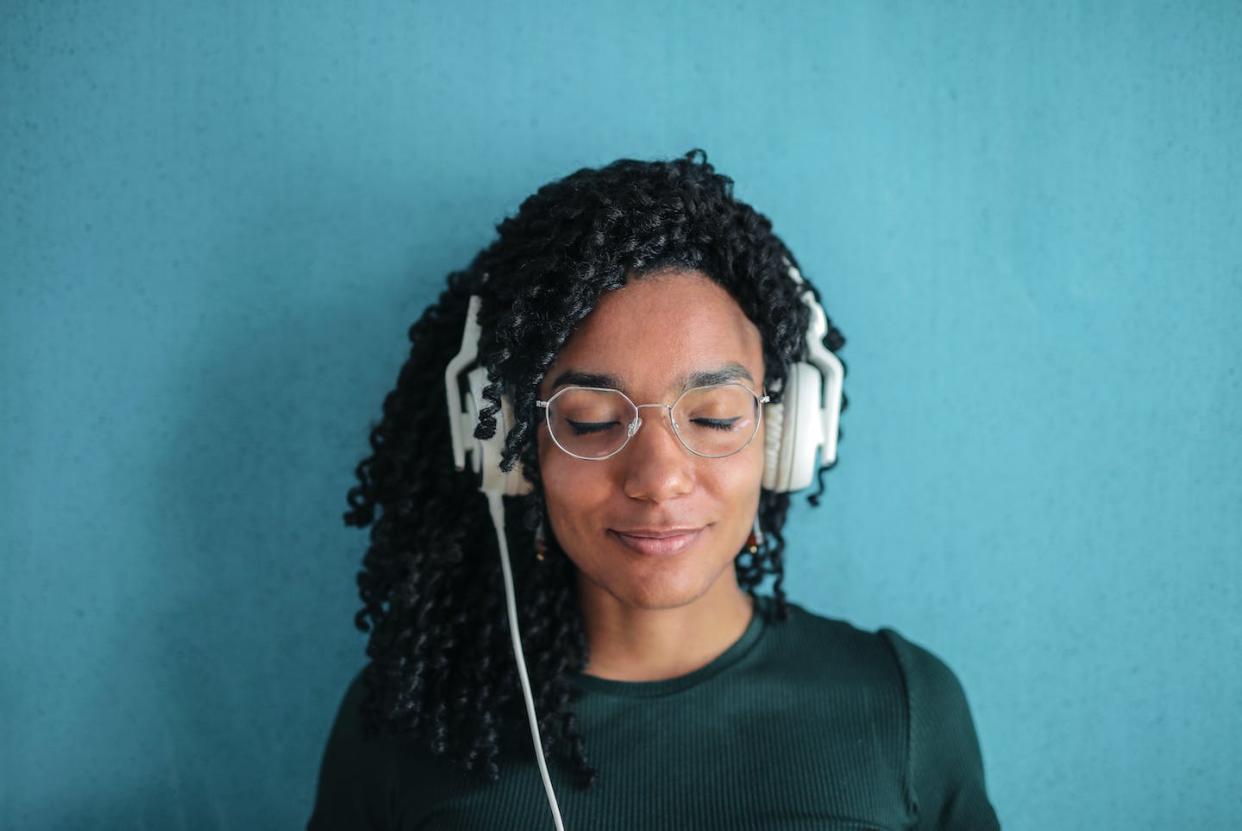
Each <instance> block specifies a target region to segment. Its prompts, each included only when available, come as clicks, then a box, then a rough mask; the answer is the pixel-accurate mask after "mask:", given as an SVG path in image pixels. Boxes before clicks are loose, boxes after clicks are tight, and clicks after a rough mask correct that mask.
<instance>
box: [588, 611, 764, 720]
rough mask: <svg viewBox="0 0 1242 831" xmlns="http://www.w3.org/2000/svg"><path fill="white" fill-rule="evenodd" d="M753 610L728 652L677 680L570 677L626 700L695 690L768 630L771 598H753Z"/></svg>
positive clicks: (726, 667)
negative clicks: (692, 688)
mask: <svg viewBox="0 0 1242 831" xmlns="http://www.w3.org/2000/svg"><path fill="white" fill-rule="evenodd" d="M754 598H755V608H754V612H753V613H752V614H751V616H750V623H748V624H747V625H746V629H745V631H743V632H742V635H741V637H739V638H738V639H737V640H736V641H734V642H733V644H732V645H731V646H729V648H728V649H726V650H725V651H724V652H722V653H720V654H719V655H717V656H716V657H715V658H713V659H712V660H711V662H710V663H708V664H705V665H704V666H701V667H699V668H698V669H696V670H693V671H691V672H688V673H686V674H685V675H679V676H677V677H676V678H665V679H662V680H660V681H618V680H615V679H611V678H599V677H597V676H594V675H585V674H583V673H581V672H577V673H574V674H573V676H572V677H573V682H574V683H575V684H577V685H578V686H580V687H582V688H583V689H584V690H587V691H589V692H592V693H603V694H605V695H615V696H624V697H627V698H653V697H657V696H664V695H671V694H672V693H676V692H681V691H682V690H687V689H690V688H691V687H696V686H698V685H699V684H702V683H703V682H705V681H707V680H709V679H711V678H714V677H715V676H717V675H719V674H720V673H721V672H724V671H725V670H726V669H728V668H729V667H731V666H733V665H734V664H736V663H737V662H738V661H740V660H742V658H744V657H746V654H747V653H748V652H750V650H751V649H752V648H754V646H755V644H756V643H758V642H759V639H760V638H761V637H762V636H763V633H764V632H765V631H767V627H768V618H769V615H770V613H771V602H772V599H771V598H770V597H768V596H766V595H754Z"/></svg>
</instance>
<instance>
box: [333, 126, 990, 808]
mask: <svg viewBox="0 0 1242 831" xmlns="http://www.w3.org/2000/svg"><path fill="white" fill-rule="evenodd" d="M498 232H499V234H498V239H497V240H496V241H495V242H493V243H492V244H491V245H489V246H488V247H487V248H485V249H484V250H483V251H482V252H480V253H479V254H478V256H477V257H476V258H475V260H474V261H473V262H472V263H471V264H470V266H469V267H468V268H467V269H465V270H464V271H460V272H456V273H453V274H451V275H450V276H449V279H448V287H447V290H446V291H445V292H444V293H443V294H442V295H441V297H440V299H439V301H438V302H437V303H436V304H434V305H433V306H431V307H430V308H428V309H427V310H426V311H425V312H424V313H423V315H422V317H421V318H420V319H419V320H418V321H417V322H416V323H415V324H414V326H413V327H412V328H411V330H410V340H411V342H412V348H411V351H410V356H409V359H408V361H407V362H406V364H405V366H404V367H402V369H401V373H400V376H399V378H398V380H397V385H396V388H395V389H394V390H393V391H392V392H391V393H389V395H388V396H387V398H386V399H385V401H384V406H383V418H382V420H381V421H380V422H379V424H378V425H377V426H375V427H374V428H373V430H372V432H371V450H372V452H371V455H370V456H368V457H367V458H366V459H365V460H363V462H362V463H361V464H360V465H359V466H358V470H357V476H358V481H359V483H358V485H357V486H356V487H354V488H353V489H352V490H351V491H350V493H349V504H350V511H349V512H348V513H347V514H346V521H347V522H348V523H350V524H352V525H355V526H357V527H360V528H364V527H370V529H371V535H370V539H371V542H370V546H369V548H368V550H367V553H366V556H365V558H364V561H363V570H362V572H361V573H360V574H359V576H358V584H359V589H360V593H361V597H362V601H363V604H364V606H363V608H362V609H361V611H360V612H359V613H358V615H357V618H356V623H357V625H358V626H359V628H361V629H362V630H364V631H370V633H371V634H370V642H369V645H368V648H367V654H368V656H369V658H370V662H369V663H368V665H367V666H366V668H365V669H364V670H363V671H362V672H361V673H360V674H359V676H358V677H357V678H356V679H355V680H354V682H353V684H352V685H351V686H350V688H349V690H348V692H347V693H346V695H345V699H344V702H343V704H342V705H341V708H340V712H339V714H338V716H337V719H336V723H335V725H334V727H333V729H332V733H331V737H330V738H329V741H328V746H327V749H326V751H325V754H324V758H323V763H322V768H321V771H320V776H319V786H318V794H317V797H316V803H315V806H314V811H313V815H312V817H311V820H310V826H309V827H310V828H311V829H312V831H323V830H324V829H336V828H339V829H358V828H377V829H397V828H401V829H415V828H418V829H441V828H444V829H450V828H451V829H484V828H486V829H496V828H503V829H536V828H553V827H557V828H562V827H563V828H567V829H574V831H576V830H577V829H627V831H628V830H629V829H688V828H712V829H716V830H717V831H727V830H728V829H739V831H740V829H747V831H751V830H752V829H795V828H797V829H808V830H809V829H855V830H857V829H889V830H890V831H896V830H897V829H972V830H973V829H992V828H997V827H999V826H998V823H997V820H996V816H995V813H994V811H993V809H992V807H991V805H990V804H989V801H988V798H987V795H986V790H985V786H984V774H983V767H982V762H981V759H980V753H979V747H978V741H977V738H976V735H975V730H974V726H973V723H972V720H971V716H970V712H969V708H968V706H967V703H966V698H965V695H964V694H963V691H962V688H961V686H960V684H959V683H958V681H957V679H956V677H955V676H954V674H953V673H952V671H951V670H950V669H949V668H948V667H947V666H946V665H945V664H944V663H943V662H942V661H941V660H940V659H939V658H937V657H936V656H935V655H933V654H932V653H931V652H929V651H927V650H925V649H923V648H922V647H920V646H918V645H916V644H914V643H912V642H910V641H908V640H906V639H905V638H903V637H902V636H901V635H900V634H898V633H897V632H894V631H893V630H891V629H881V630H879V631H878V632H865V631H861V630H859V629H856V628H854V627H852V626H851V625H849V624H848V623H846V622H844V621H841V620H836V619H832V618H827V617H822V616H820V615H816V614H813V613H811V612H808V611H806V610H805V609H803V608H802V607H800V606H799V605H797V604H795V603H791V602H789V601H787V600H786V597H785V592H784V588H783V579H784V574H783V562H784V557H785V540H784V537H783V535H782V530H783V527H784V523H785V516H786V512H787V509H788V507H789V504H790V492H791V491H793V490H796V489H798V488H799V487H803V486H805V485H808V484H811V483H812V481H813V480H815V479H818V480H819V481H818V488H817V490H816V492H815V494H814V495H812V496H811V497H810V499H811V501H812V502H813V503H814V502H816V498H817V497H818V496H820V495H822V493H823V484H822V476H823V474H824V473H825V472H826V470H827V469H828V467H830V466H831V463H832V462H834V461H835V447H836V439H837V427H836V424H837V422H836V414H837V413H838V412H839V410H840V409H842V408H843V407H844V406H845V404H846V401H845V399H844V397H843V396H842V395H841V393H840V389H841V387H840V384H841V373H842V365H841V363H840V361H839V360H838V359H837V358H836V357H835V354H834V353H835V352H836V351H838V350H840V348H841V347H842V346H843V345H844V343H845V339H844V337H843V336H842V334H841V332H840V331H839V330H838V329H836V328H835V327H834V326H833V325H832V324H831V322H829V321H828V320H827V319H826V317H824V316H823V314H822V310H820V307H819V306H818V302H817V294H816V293H815V291H814V289H813V288H812V287H811V286H810V284H809V283H808V282H806V281H804V280H803V279H802V277H801V274H800V272H799V271H798V268H797V264H796V260H795V259H794V257H793V254H792V253H791V252H790V251H789V250H788V249H787V248H786V247H785V245H784V244H783V243H782V242H781V240H780V239H779V238H778V237H777V236H776V235H775V234H774V233H773V232H772V228H771V224H770V222H768V220H767V219H766V218H765V217H763V216H762V215H761V214H759V213H757V212H756V211H755V210H754V209H753V208H751V207H750V206H749V205H747V204H745V203H743V202H741V201H739V200H736V199H734V198H733V195H732V182H731V180H730V179H728V178H726V177H724V176H722V175H720V174H718V173H717V172H716V171H715V170H714V169H713V168H712V166H711V165H710V164H708V163H707V160H706V157H705V155H704V154H703V153H702V152H701V151H693V152H691V153H689V154H687V155H686V156H685V157H684V158H680V159H676V160H673V161H669V162H639V161H634V160H621V161H617V162H615V163H613V164H610V165H608V166H606V167H603V168H600V169H584V170H580V171H578V172H577V173H574V174H572V175H571V176H568V177H567V178H565V179H563V180H560V181H558V182H554V183H551V184H549V185H546V186H544V187H542V188H540V189H539V191H538V192H536V193H535V194H534V195H533V196H531V197H530V198H528V199H527V200H526V201H525V202H524V203H523V204H522V206H521V208H520V209H519V210H518V212H517V215H516V216H514V217H512V218H509V219H506V220H505V221H503V222H502V223H501V224H500V225H499V226H498ZM472 298H477V300H473V301H472ZM459 353H460V357H458V356H459ZM475 353H477V357H476V358H475V360H476V361H477V364H478V365H479V366H481V367H482V368H483V370H482V373H485V381H480V380H479V379H480V378H483V374H482V373H480V374H478V375H476V384H475V386H474V387H472V388H471V389H472V390H473V392H470V391H468V390H466V389H465V387H464V386H459V385H458V381H459V379H458V375H457V370H458V369H462V370H463V373H464V371H465V369H467V368H468V367H467V366H466V363H467V362H468V359H469V358H470V357H471V355H472V354H475ZM808 361H809V363H808ZM446 373H447V380H446ZM834 375H835V377H833V376H834ZM465 377H466V376H465V375H464V374H463V375H462V376H461V380H465ZM446 383H447V397H448V402H447V407H446V400H445V396H446V392H445V390H446ZM821 385H822V393H821ZM808 390H809V391H810V392H808ZM834 390H835V395H834ZM459 393H460V394H461V396H462V399H461V400H463V401H464V400H466V397H467V396H469V397H470V400H471V401H473V405H472V406H468V407H467V408H466V410H465V411H464V414H463V411H462V410H461V409H460V408H459V407H458V405H459V404H460V403H461V401H459V400H455V399H457V398H458V394H459ZM799 396H800V399H801V400H799V401H795V400H794V399H795V398H799ZM811 399H814V400H811ZM468 403H469V402H468ZM808 406H809V407H810V410H809V412H812V413H813V417H810V418H808V417H806V413H807V412H808V410H807V407H808ZM795 408H797V409H796V410H795ZM821 413H822V414H823V415H824V418H823V420H822V421H821V420H820V418H819V416H820V414H821ZM797 419H801V421H800V423H797V427H796V430H798V431H801V434H800V435H799V436H796V437H793V436H791V435H790V433H791V432H793V431H794V430H795V427H794V424H795V421H796V420H797ZM824 426H826V427H825V429H827V430H828V431H830V432H831V435H824V434H823V433H822V431H821V432H819V433H817V432H816V431H817V430H819V428H820V427H824ZM455 432H456V435H455ZM471 432H473V435H471ZM483 441H491V442H492V443H493V444H494V445H495V446H497V447H499V448H500V449H501V450H500V453H499V459H498V460H497V461H498V464H499V468H498V469H497V471H495V472H497V473H498V472H499V470H506V471H508V474H507V475H508V476H509V477H510V478H509V480H508V481H509V485H510V487H509V490H508V491H507V492H508V493H510V494H516V495H510V496H507V497H505V498H504V499H501V497H500V496H499V494H498V492H494V491H493V492H490V493H489V494H485V493H481V492H480V473H478V472H476V471H475V469H472V466H470V465H466V466H465V467H464V469H462V465H461V464H460V463H461V462H462V460H463V458H464V455H466V454H463V452H462V447H463V442H465V443H470V442H483ZM472 446H473V445H472ZM816 447H820V450H819V456H818V457H817V456H816V455H815V453H814V451H815V448H816ZM808 451H810V454H809V455H808ZM475 456H476V458H477V457H478V452H476V454H475ZM794 457H797V458H794ZM816 458H818V459H820V460H821V461H826V462H827V464H818V465H817V463H816V462H815V461H814V460H815V459H816ZM488 464H489V461H488V460H487V459H486V458H485V459H484V460H483V461H482V466H486V465H488ZM799 465H801V466H802V468H804V469H805V470H803V471H793V468H796V467H797V466H799ZM791 466H792V467H791ZM812 474H817V475H812ZM515 481H516V482H518V483H519V484H520V485H521V486H522V487H517V486H513V482H515ZM502 512H503V516H502ZM489 515H490V518H489ZM493 519H494V520H496V522H493ZM797 556H805V557H811V556H817V552H815V551H800V552H797ZM769 576H772V577H774V580H773V582H772V584H771V585H772V588H771V594H770V595H769V594H761V593H759V592H758V591H757V589H758V587H759V585H760V584H761V583H763V582H764V580H765V579H766V578H767V577H769ZM508 591H512V595H507V592H508ZM510 596H511V597H512V598H513V605H512V606H510V605H509V604H508V602H507V599H506V598H507V597H510ZM511 619H515V620H516V622H517V627H516V632H515V631H514V628H513V627H511V625H510V620H511ZM515 634H516V635H517V636H518V638H517V640H518V642H517V643H515V642H514V641H515V638H514V635H515ZM536 737H537V739H536ZM536 742H537V743H536Z"/></svg>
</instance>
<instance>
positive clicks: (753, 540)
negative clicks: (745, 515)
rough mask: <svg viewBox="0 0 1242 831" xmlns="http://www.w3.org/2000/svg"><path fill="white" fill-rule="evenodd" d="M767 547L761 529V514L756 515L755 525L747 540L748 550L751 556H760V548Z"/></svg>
mask: <svg viewBox="0 0 1242 831" xmlns="http://www.w3.org/2000/svg"><path fill="white" fill-rule="evenodd" d="M765 545H766V541H765V540H764V538H763V529H762V528H760V527H759V514H755V525H754V527H753V528H751V531H750V536H749V537H747V538H746V550H747V551H749V552H750V553H751V554H758V553H759V548H760V547H761V546H765Z"/></svg>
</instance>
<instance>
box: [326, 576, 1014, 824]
mask: <svg viewBox="0 0 1242 831" xmlns="http://www.w3.org/2000/svg"><path fill="white" fill-rule="evenodd" d="M787 605H788V609H789V616H788V618H787V619H786V620H785V621H778V620H776V619H775V618H774V617H773V614H772V610H773V606H774V602H773V600H772V598H770V597H767V596H764V595H760V596H758V597H756V603H755V614H754V615H753V617H752V619H751V622H750V624H749V625H748V627H747V629H746V631H745V632H744V633H743V634H742V636H741V637H740V638H739V639H738V640H737V641H736V642H735V643H734V644H733V645H732V646H730V647H729V648H728V649H727V650H725V652H724V653H722V654H721V655H719V656H718V657H717V658H716V659H715V660H713V661H711V662H710V663H709V664H707V665H706V666H703V667H701V668H699V669H697V670H695V671H694V672H691V673H689V674H688V675H683V676H681V677H678V678H673V679H669V680H665V681H646V682H629V681H611V680H606V679H602V678H596V677H594V676H590V675H578V676H575V679H574V680H575V681H577V682H578V683H579V684H580V685H581V686H582V687H583V688H584V690H585V693H584V695H583V697H582V698H581V699H580V700H579V701H577V702H575V703H574V705H573V707H574V710H575V712H576V713H577V714H578V722H579V726H580V728H581V730H582V732H583V735H584V737H585V741H586V749H587V756H588V758H589V759H590V760H591V763H592V765H593V766H594V767H595V768H597V769H598V771H599V776H598V778H597V779H596V782H595V784H594V785H593V786H592V788H591V789H590V790H587V791H578V790H575V789H574V788H573V786H572V784H571V772H570V771H568V770H567V769H566V768H565V767H564V766H563V765H562V764H561V763H553V762H549V772H550V775H551V778H552V785H553V788H554V789H555V791H556V798H557V801H558V803H559V804H560V809H561V816H562V819H563V821H564V824H565V829H566V831H585V830H586V829H591V830H592V831H611V829H617V831H621V829H624V831H656V829H669V831H674V830H675V831H682V830H683V829H711V831H756V830H757V829H771V831H795V829H797V831H812V829H815V831H845V830H846V829H848V830H849V831H881V830H882V831H898V830H899V829H919V831H926V829H946V830H949V829H951V830H952V831H988V829H998V828H999V827H1000V825H999V823H998V822H997V818H996V814H995V812H994V811H993V808H992V805H991V804H990V802H989V801H988V797H987V793H986V788H985V785H984V772H983V764H982V760H981V758H980V753H979V743H978V739H977V737H976V734H975V728H974V724H973V721H972V718H971V715H970V710H969V707H968V705H967V702H966V697H965V694H964V693H963V691H962V687H961V684H960V683H959V682H958V679H957V677H956V676H955V675H954V674H953V672H952V671H951V670H950V669H949V668H948V666H946V665H945V663H944V662H943V661H941V660H940V659H939V658H938V657H936V656H935V655H934V654H932V653H931V652H929V651H927V650H926V649H924V648H922V647H921V646H918V645H917V644H914V643H911V642H910V641H908V640H906V639H905V638H903V637H902V636H901V635H900V634H898V633H897V632H895V631H893V630H892V629H880V630H879V631H878V632H865V631H862V630H860V629H857V628H855V627H853V626H851V625H850V624H849V623H847V622H845V621H842V620H837V619H833V618H827V617H822V616H820V615H816V614H813V613H811V612H807V611H806V610H804V609H803V608H802V607H801V606H798V605H797V604H794V603H789V604H787ZM364 693H365V690H364V688H363V686H362V682H361V676H359V678H356V679H355V680H354V682H353V684H351V686H350V688H349V690H348V692H347V693H346V695H345V699H344V701H343V703H342V705H341V708H340V711H339V713H338V715H337V719H336V723H335V724H334V726H333V728H332V733H331V736H330V737H329V740H328V744H327V748H326V750H325V753H324V757H323V763H322V767H321V769H320V774H319V786H318V793H317V795H316V801H315V806H314V809H313V814H312V816H311V819H310V822H309V825H308V828H309V829H310V831H329V829H351V830H352V829H461V830H462V831H473V829H523V830H524V829H553V828H554V824H553V821H552V814H551V810H550V808H549V807H548V803H547V799H546V797H545V795H544V789H543V783H542V781H541V779H540V777H539V771H538V768H537V767H536V763H535V758H534V750H533V747H532V745H531V742H530V737H529V731H527V732H525V733H524V736H525V739H526V740H525V741H524V742H517V743H516V745H517V746H511V747H509V748H507V749H506V751H505V753H504V754H503V755H502V759H501V779H500V781H499V782H497V783H495V784H491V783H487V782H481V781H478V780H476V779H474V778H471V777H470V776H468V775H466V774H463V773H461V772H460V771H458V770H457V769H455V768H453V767H450V766H449V765H448V764H447V763H446V762H445V760H444V759H442V758H439V757H435V756H432V755H431V754H430V753H429V752H428V751H426V750H424V749H422V748H420V747H418V746H416V745H415V744H413V743H412V742H409V741H406V740H403V739H401V738H399V737H391V736H386V737H382V738H379V739H376V740H372V741H365V740H364V739H363V737H362V730H361V724H362V723H361V718H360V716H359V712H358V708H359V705H360V703H361V701H362V698H363V696H364ZM512 744H514V743H511V745H512Z"/></svg>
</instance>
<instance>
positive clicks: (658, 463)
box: [618, 408, 694, 502]
mask: <svg viewBox="0 0 1242 831" xmlns="http://www.w3.org/2000/svg"><path fill="white" fill-rule="evenodd" d="M618 458H619V459H622V460H623V464H624V465H625V467H624V471H623V476H624V491H625V495H626V496H628V497H630V498H631V499H642V500H645V501H648V502H666V501H668V500H670V499H674V498H676V497H678V496H684V495H685V494H687V493H689V492H690V491H691V490H692V489H693V488H694V459H693V457H692V456H691V454H690V451H688V450H686V448H685V447H684V446H683V445H682V443H681V441H680V440H679V439H678V438H677V436H676V435H675V434H674V433H673V424H672V422H671V421H670V420H669V418H668V410H667V409H665V410H659V411H656V410H654V408H653V410H648V412H647V415H646V416H645V417H643V418H642V424H641V425H640V428H639V429H638V431H637V432H636V433H635V434H634V435H633V436H632V437H631V438H630V442H629V444H628V445H626V448H625V450H624V451H623V452H622V453H621V454H620V456H619V457H618Z"/></svg>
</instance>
